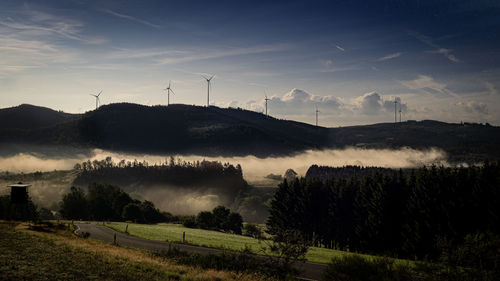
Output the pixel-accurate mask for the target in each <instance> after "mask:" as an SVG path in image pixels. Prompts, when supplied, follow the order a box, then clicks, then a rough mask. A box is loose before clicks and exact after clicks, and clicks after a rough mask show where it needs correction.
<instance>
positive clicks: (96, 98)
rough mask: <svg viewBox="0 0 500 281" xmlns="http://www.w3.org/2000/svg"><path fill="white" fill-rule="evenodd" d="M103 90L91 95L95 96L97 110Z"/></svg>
mask: <svg viewBox="0 0 500 281" xmlns="http://www.w3.org/2000/svg"><path fill="white" fill-rule="evenodd" d="M101 93H102V91H100V92H99V94H97V95H93V94H90V95H91V96H93V97H95V109H96V110H97V108H98V107H99V101H100V100H99V96H100V95H101Z"/></svg>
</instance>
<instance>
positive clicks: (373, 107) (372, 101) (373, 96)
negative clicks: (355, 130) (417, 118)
mask: <svg viewBox="0 0 500 281" xmlns="http://www.w3.org/2000/svg"><path fill="white" fill-rule="evenodd" d="M394 101H396V102H397V105H398V107H397V109H396V110H398V111H399V110H401V111H403V112H406V111H408V108H407V105H406V104H404V103H402V102H401V98H400V97H388V98H383V97H382V96H381V95H380V94H378V93H376V92H370V93H366V94H364V95H362V96H360V97H358V98H356V99H354V105H355V109H356V110H359V111H361V112H362V113H363V114H366V115H378V114H380V113H387V112H391V113H392V112H394Z"/></svg>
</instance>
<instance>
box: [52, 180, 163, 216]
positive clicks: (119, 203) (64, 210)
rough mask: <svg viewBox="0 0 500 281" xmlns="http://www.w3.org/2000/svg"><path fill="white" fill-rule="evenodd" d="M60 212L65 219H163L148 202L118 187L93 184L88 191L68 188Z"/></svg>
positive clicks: (161, 214)
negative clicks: (131, 195) (132, 196)
mask: <svg viewBox="0 0 500 281" xmlns="http://www.w3.org/2000/svg"><path fill="white" fill-rule="evenodd" d="M60 213H61V215H62V216H63V217H64V218H66V219H82V220H97V221H105V220H113V221H127V220H130V221H134V222H139V223H158V222H163V221H166V220H167V219H168V218H167V215H166V214H163V213H161V212H160V211H159V210H158V209H157V208H155V206H154V204H153V203H152V202H150V201H143V202H141V201H139V200H135V199H132V198H131V197H130V196H129V195H128V193H126V192H124V191H123V190H121V188H119V187H118V186H114V185H110V184H97V183H93V184H91V185H89V187H88V193H87V194H85V192H84V191H83V190H82V189H81V188H78V187H71V190H70V192H69V193H68V194H66V195H64V196H63V199H62V201H61V203H60Z"/></svg>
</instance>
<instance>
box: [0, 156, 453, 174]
mask: <svg viewBox="0 0 500 281" xmlns="http://www.w3.org/2000/svg"><path fill="white" fill-rule="evenodd" d="M108 156H111V157H112V158H113V159H114V161H115V162H117V161H120V160H122V159H123V160H126V161H134V160H138V161H143V160H145V161H147V162H148V163H149V164H150V165H151V164H160V163H165V162H167V161H168V159H169V157H170V156H174V157H175V158H179V159H181V160H184V161H198V160H203V159H205V160H210V161H215V160H217V161H221V162H229V163H231V164H234V165H236V164H240V165H241V166H242V169H243V176H244V178H245V179H246V180H247V181H250V182H252V181H259V180H262V179H264V177H265V176H266V175H268V174H270V173H273V174H281V175H282V174H283V173H284V172H285V171H286V170H287V169H290V168H291V169H293V170H295V171H296V172H297V173H298V174H299V175H305V173H306V171H307V169H308V168H309V167H310V166H311V165H313V164H317V165H325V166H334V167H338V166H345V165H358V166H365V167H366V166H377V167H386V168H411V167H419V166H422V165H430V164H438V165H448V163H447V162H446V153H445V152H444V151H443V150H440V149H437V148H431V149H426V150H416V149H411V148H400V149H361V148H347V149H329V150H309V151H305V152H303V153H299V154H296V155H294V156H285V157H269V158H258V157H255V156H245V157H205V156H200V155H187V156H186V155H150V154H129V153H117V152H112V151H106V150H100V149H94V150H93V151H92V152H91V153H90V156H86V155H83V154H79V155H75V156H74V157H70V158H57V159H56V158H50V157H41V156H36V155H32V154H28V153H20V154H17V155H14V156H10V157H3V158H0V170H1V171H9V172H15V173H19V172H24V173H26V172H35V171H42V172H44V171H53V170H69V169H72V168H73V166H74V165H75V164H76V163H80V162H83V161H87V160H90V161H93V160H102V159H105V158H106V157H108Z"/></svg>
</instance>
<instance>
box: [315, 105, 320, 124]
mask: <svg viewBox="0 0 500 281" xmlns="http://www.w3.org/2000/svg"><path fill="white" fill-rule="evenodd" d="M318 113H320V111H319V110H318V107H317V106H316V127H318Z"/></svg>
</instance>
